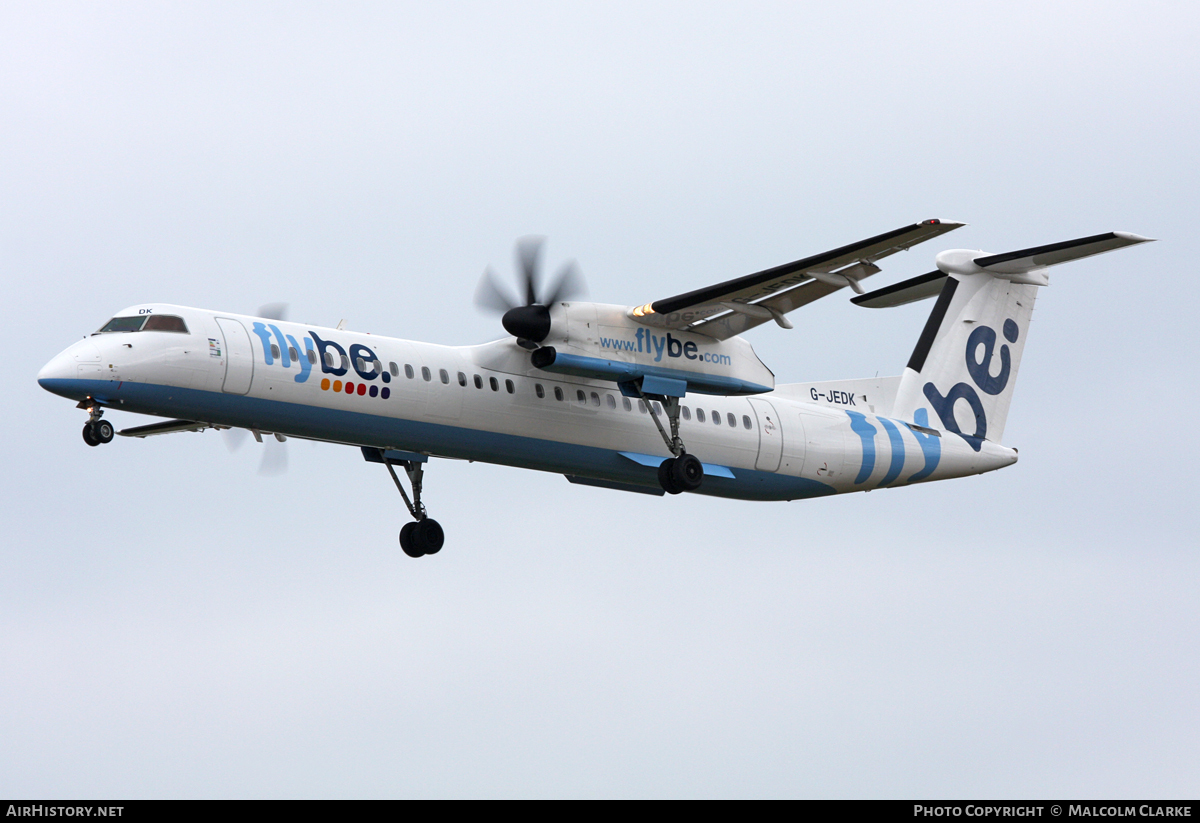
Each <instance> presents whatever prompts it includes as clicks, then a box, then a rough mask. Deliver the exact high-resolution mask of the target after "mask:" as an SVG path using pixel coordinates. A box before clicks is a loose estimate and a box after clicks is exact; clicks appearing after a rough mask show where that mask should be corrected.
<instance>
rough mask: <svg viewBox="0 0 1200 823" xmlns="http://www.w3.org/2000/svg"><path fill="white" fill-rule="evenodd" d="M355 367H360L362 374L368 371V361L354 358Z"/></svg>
mask: <svg viewBox="0 0 1200 823" xmlns="http://www.w3.org/2000/svg"><path fill="white" fill-rule="evenodd" d="M354 365H356V366H358V370H359V371H360V372H364V371H366V370H367V361H366V360H363V359H362V358H361V357H356V358H354Z"/></svg>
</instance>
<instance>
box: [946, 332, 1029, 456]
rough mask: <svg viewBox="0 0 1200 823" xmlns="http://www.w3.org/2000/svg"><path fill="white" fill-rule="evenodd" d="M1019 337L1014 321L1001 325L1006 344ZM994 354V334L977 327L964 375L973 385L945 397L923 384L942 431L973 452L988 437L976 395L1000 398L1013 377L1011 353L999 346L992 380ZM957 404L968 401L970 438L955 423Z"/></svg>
mask: <svg viewBox="0 0 1200 823" xmlns="http://www.w3.org/2000/svg"><path fill="white" fill-rule="evenodd" d="M1019 334H1020V329H1019V328H1017V323H1016V321H1015V320H1013V319H1011V318H1009V319H1007V320H1005V321H1004V339H1005V340H1007V341H1008V342H1009V343H1016V342H1017V337H1018V336H1019ZM981 351H982V355H983V356H982V357H981V358H977V357H976V355H977V354H980V352H981ZM995 351H996V330H995V329H993V328H991V327H990V326H979V327H978V328H976V329H975V330H974V331H972V332H971V336H970V337H968V338H967V351H966V357H967V374H969V375H970V376H971V382H972V383H974V384H975V385H974V386H972V385H971V384H970V383H955V384H954V385H953V386H951V387H950V391H948V392H946V394H944V395H943V394H942V393H941V392H940V391H938V389H937V386H935V385H933V383H926V384H925V386H924V388H923V390H924V392H925V397H926V399H928V400H929V404H930V405H931V406H933V411H934V413H935V414H936V415H937V416H938V418H939V419H941V421H942V428H943V429H945V430H946V431H952V432H954V433H955V434H960V435H962V436H963V437H964V438H966V440H967V442H968V443H970V444H971V448H973V449H974V450H975V451H979V449H980V448H981V447H982V446H983V443H982V440H983V439H984V438H985V437H987V429H988V424H987V412H986V410H985V409H984V408H983V401H982V400H980V398H979V392H980V391H982V392H983V393H984V394H989V395H993V396H994V395H997V394H1000V392H1002V391H1004V388H1005V387H1006V386H1007V385H1008V378H1009V376H1010V375H1011V373H1012V353H1011V352H1010V351H1009V348H1008V346H1007V345H1006V344H1003V343H1002V344H1001V345H1000V373H999V374H997V375H995V376H994V377H993V376H992V355H993V354H995ZM976 389H978V390H979V391H976ZM959 400H965V401H967V405H968V406H970V407H971V413H972V414H973V415H974V416H975V431H974V433H972V434H965V433H963V431H962V430H961V429H960V428H959V425H958V421H957V420H955V419H954V404H955V403H957V402H958V401H959Z"/></svg>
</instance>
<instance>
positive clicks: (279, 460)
mask: <svg viewBox="0 0 1200 823" xmlns="http://www.w3.org/2000/svg"><path fill="white" fill-rule="evenodd" d="M287 465H288V450H287V444H286V443H281V442H279V441H277V440H276V439H275V438H270V439H267V438H263V456H262V462H261V463H259V464H258V473H259V475H260V476H261V477H272V476H274V475H277V474H283V473H284V472H285V471H287Z"/></svg>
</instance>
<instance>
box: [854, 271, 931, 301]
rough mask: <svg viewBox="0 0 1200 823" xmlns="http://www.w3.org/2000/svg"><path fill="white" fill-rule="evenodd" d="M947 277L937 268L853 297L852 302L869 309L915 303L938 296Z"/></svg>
mask: <svg viewBox="0 0 1200 823" xmlns="http://www.w3.org/2000/svg"><path fill="white" fill-rule="evenodd" d="M946 277H947V275H946V274H945V272H942V271H939V270H937V269H935V270H933V271H931V272H929V273H928V274H921V275H918V276H916V277H910V278H909V279H908V280H902V281H900V282H899V283H895V284H893V285H891V286H887V287H886V288H882V289H876V290H875V291H870V292H867V293H866V294H863V295H859V296H858V297H851V298H850V302H851V303H854V304H855V305H856V306H863V307H864V308H868V309H887V308H891V307H892V306H903V305H904V304H905V303H915V302H917V301H918V300H924V299H926V298H928V297H937V296H938V294H939V293H940V292H941V290H942V286H943V285H944V284H945V282H946Z"/></svg>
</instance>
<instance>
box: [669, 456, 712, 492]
mask: <svg viewBox="0 0 1200 823" xmlns="http://www.w3.org/2000/svg"><path fill="white" fill-rule="evenodd" d="M671 474H672V475H674V477H675V485H676V486H677V487H678V488H679V489H681V490H683V491H685V492H694V491H695V490H696V489H698V488H700V484H701V483H703V482H704V466H702V465H701V464H700V460H699V459H698V458H697V457H696V455H694V454H682V455H680V456H679V457H677V458H676V459H675V465H674V467H672V469H671Z"/></svg>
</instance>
